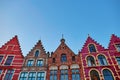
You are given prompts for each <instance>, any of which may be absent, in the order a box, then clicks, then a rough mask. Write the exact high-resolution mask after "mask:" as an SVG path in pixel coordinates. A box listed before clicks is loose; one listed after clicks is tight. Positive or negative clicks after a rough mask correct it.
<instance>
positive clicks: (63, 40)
mask: <svg viewBox="0 0 120 80" xmlns="http://www.w3.org/2000/svg"><path fill="white" fill-rule="evenodd" d="M60 41H61V42H65V39H64V35H63V34H62V39H61V40H60Z"/></svg>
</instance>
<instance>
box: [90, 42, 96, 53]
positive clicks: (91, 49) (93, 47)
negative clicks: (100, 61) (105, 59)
mask: <svg viewBox="0 0 120 80" xmlns="http://www.w3.org/2000/svg"><path fill="white" fill-rule="evenodd" d="M89 51H90V52H96V49H95V46H94V45H93V44H90V45H89Z"/></svg>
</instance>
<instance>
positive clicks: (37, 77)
mask: <svg viewBox="0 0 120 80" xmlns="http://www.w3.org/2000/svg"><path fill="white" fill-rule="evenodd" d="M38 73H44V76H41V75H40V77H38ZM36 76H37V77H36V80H37V79H39V78H40V80H41V79H42V78H44V80H45V72H37V74H36Z"/></svg>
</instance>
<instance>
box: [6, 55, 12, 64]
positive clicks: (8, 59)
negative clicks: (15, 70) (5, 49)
mask: <svg viewBox="0 0 120 80" xmlns="http://www.w3.org/2000/svg"><path fill="white" fill-rule="evenodd" d="M12 60H13V56H8V57H7V60H6V62H5V65H11V63H12Z"/></svg>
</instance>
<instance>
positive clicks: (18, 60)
mask: <svg viewBox="0 0 120 80" xmlns="http://www.w3.org/2000/svg"><path fill="white" fill-rule="evenodd" d="M0 56H3V58H2V61H1V62H0V70H2V71H1V74H0V80H4V79H5V80H9V79H10V76H9V75H8V76H9V77H6V75H7V72H8V70H14V71H13V75H12V80H17V79H18V76H19V73H20V72H21V68H22V65H23V58H24V57H23V55H22V52H21V49H20V45H19V42H18V39H17V36H15V37H13V38H12V39H11V40H10V41H8V42H7V43H6V44H5V45H3V46H2V47H1V48H0ZM9 56H13V60H12V62H11V63H10V65H9V64H8V63H9V62H7V58H8V57H9ZM5 77H6V78H5Z"/></svg>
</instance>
